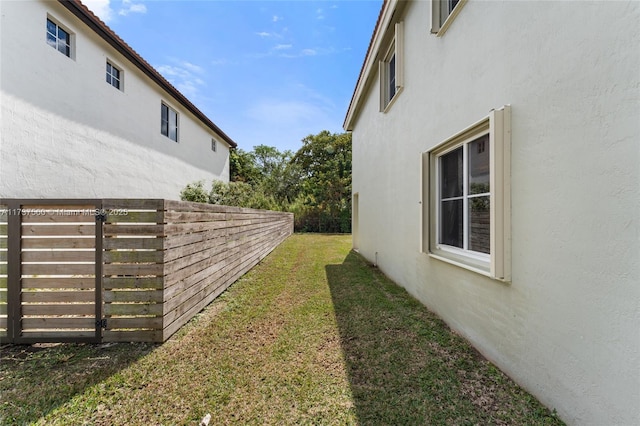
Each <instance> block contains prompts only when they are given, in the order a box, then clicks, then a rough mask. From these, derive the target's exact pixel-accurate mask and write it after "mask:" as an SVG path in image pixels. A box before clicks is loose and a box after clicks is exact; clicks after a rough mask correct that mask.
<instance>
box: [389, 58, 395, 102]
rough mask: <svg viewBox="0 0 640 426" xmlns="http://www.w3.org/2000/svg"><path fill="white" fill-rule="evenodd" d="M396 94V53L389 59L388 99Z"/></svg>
mask: <svg viewBox="0 0 640 426" xmlns="http://www.w3.org/2000/svg"><path fill="white" fill-rule="evenodd" d="M395 94H396V55H395V54H394V55H393V56H392V57H391V59H390V60H389V100H391V99H392V98H393V96H394V95H395Z"/></svg>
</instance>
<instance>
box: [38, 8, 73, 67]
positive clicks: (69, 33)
mask: <svg viewBox="0 0 640 426" xmlns="http://www.w3.org/2000/svg"><path fill="white" fill-rule="evenodd" d="M49 23H51V24H52V25H54V26H55V34H53V33H51V32H50V30H49ZM60 31H62V32H63V33H64V34H65V35H66V36H67V40H68V43H64V46H65V47H66V49H65V51H64V52H63V51H62V50H60V41H61V39H60ZM50 36H51V37H50ZM74 37H75V35H74V33H73V32H72V31H69V29H68V28H67V27H66V26H64V25H61V24H60V22H59V21H58V20H57V19H55V18H53V17H52V16H51V15H48V14H47V21H46V26H45V41H46V43H47V44H48V45H49V46H51V47H52V48H54V49H55V50H56V51H58V52H60V53H62V54H63V55H64V56H66V57H67V58H71V59H73V57H74ZM51 38H55V46H54V45H53V44H52V43H51V41H52V40H51Z"/></svg>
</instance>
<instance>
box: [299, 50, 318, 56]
mask: <svg viewBox="0 0 640 426" xmlns="http://www.w3.org/2000/svg"><path fill="white" fill-rule="evenodd" d="M300 54H301V55H302V56H315V55H317V54H318V51H317V50H315V49H302V51H301V52H300Z"/></svg>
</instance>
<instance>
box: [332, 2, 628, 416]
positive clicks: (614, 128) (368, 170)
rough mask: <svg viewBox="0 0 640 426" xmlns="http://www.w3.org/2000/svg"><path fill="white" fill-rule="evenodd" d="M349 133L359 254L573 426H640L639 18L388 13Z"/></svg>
mask: <svg viewBox="0 0 640 426" xmlns="http://www.w3.org/2000/svg"><path fill="white" fill-rule="evenodd" d="M372 24H373V23H372ZM344 128H345V130H348V131H351V132H352V133H353V209H354V211H353V230H354V231H353V244H354V248H356V249H357V250H358V251H359V252H360V253H361V254H362V255H363V256H364V257H365V258H367V259H368V260H370V261H371V262H375V263H376V264H377V265H378V266H379V267H380V269H381V270H382V271H383V272H384V273H385V274H387V275H388V276H389V277H391V278H392V279H393V280H395V281H396V282H397V283H399V284H400V285H402V286H403V287H405V288H406V289H407V290H408V291H409V292H410V293H411V294H413V295H414V296H415V297H416V298H418V299H419V300H420V301H422V302H423V303H424V304H425V305H427V306H428V307H429V308H430V309H432V310H433V311H435V312H436V313H438V314H439V315H440V316H441V317H442V318H443V319H444V320H445V321H446V322H447V323H448V324H449V325H450V326H451V327H452V328H453V329H454V330H456V331H457V332H459V333H460V334H462V335H464V336H465V337H466V338H468V339H469V340H470V341H471V342H472V343H473V344H474V345H475V346H476V348H477V349H478V350H479V351H480V352H481V353H482V354H484V355H485V356H486V357H487V358H488V359H490V360H491V361H492V362H494V363H495V364H496V365H497V366H498V367H500V368H501V369H502V370H503V371H505V372H506V373H507V374H508V375H509V376H511V377H512V378H513V379H514V380H515V381H516V382H518V383H519V384H520V385H522V386H523V387H525V388H526V389H527V390H529V391H530V392H532V393H533V394H534V395H536V396H537V397H538V398H539V399H540V400H541V401H542V402H543V403H545V404H546V405H547V406H549V407H550V408H552V409H556V410H557V412H558V414H559V416H560V417H561V418H562V419H564V420H565V421H566V422H568V423H569V424H580V425H637V424H640V3H638V2H636V1H617V2H603V1H601V2H560V1H551V2H539V1H528V2H527V1H524V2H522V1H518V2H514V1H479V0H478V1H476V0H468V1H465V0H460V1H457V0H433V1H397V0H387V1H385V2H384V5H383V7H382V10H381V13H380V16H379V19H378V22H377V24H376V26H375V31H374V34H373V36H372V39H371V44H370V47H369V50H368V53H367V55H366V58H365V61H364V64H363V67H362V71H361V73H360V77H359V79H358V81H357V83H356V87H355V91H354V94H353V98H352V100H351V104H350V106H349V109H348V112H347V115H346V118H345V123H344Z"/></svg>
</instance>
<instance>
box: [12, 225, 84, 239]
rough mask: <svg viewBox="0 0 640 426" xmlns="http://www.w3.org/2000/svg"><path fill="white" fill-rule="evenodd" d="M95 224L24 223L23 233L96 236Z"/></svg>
mask: <svg viewBox="0 0 640 426" xmlns="http://www.w3.org/2000/svg"><path fill="white" fill-rule="evenodd" d="M95 232H96V226H95V225H93V224H92V225H68V224H64V225H62V224H61V225H22V235H23V236H25V237H27V236H45V235H52V236H54V235H58V236H59V235H65V236H78V235H89V236H95Z"/></svg>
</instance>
